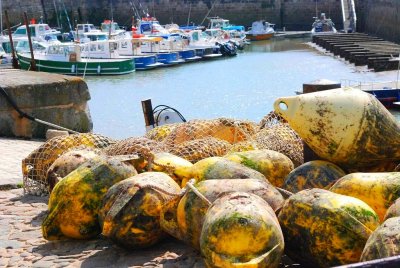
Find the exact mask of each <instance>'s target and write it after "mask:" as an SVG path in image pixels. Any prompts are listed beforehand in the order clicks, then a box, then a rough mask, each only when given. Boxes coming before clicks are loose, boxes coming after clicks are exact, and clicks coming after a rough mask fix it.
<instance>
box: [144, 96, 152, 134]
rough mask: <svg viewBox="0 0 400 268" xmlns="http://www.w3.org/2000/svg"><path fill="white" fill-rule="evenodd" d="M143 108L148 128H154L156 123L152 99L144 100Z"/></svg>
mask: <svg viewBox="0 0 400 268" xmlns="http://www.w3.org/2000/svg"><path fill="white" fill-rule="evenodd" d="M142 109H143V115H144V121H145V123H146V130H147V131H148V130H150V129H152V128H154V124H155V121H154V114H153V106H152V104H151V99H148V100H144V101H142Z"/></svg>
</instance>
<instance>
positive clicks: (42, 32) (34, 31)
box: [13, 23, 61, 40]
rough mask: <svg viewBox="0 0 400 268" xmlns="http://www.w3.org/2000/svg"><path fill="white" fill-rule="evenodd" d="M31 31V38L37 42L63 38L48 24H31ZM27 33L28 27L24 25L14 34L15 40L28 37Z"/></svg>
mask: <svg viewBox="0 0 400 268" xmlns="http://www.w3.org/2000/svg"><path fill="white" fill-rule="evenodd" d="M29 30H30V32H31V37H33V38H34V39H36V40H39V39H40V40H49V39H57V36H61V32H60V31H57V30H55V29H52V28H50V26H49V25H48V24H45V23H40V24H30V25H29ZM26 36H27V31H26V26H25V25H22V26H19V27H18V28H17V30H15V32H14V33H13V38H20V37H26Z"/></svg>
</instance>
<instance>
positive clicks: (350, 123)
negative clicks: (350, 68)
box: [274, 88, 400, 168]
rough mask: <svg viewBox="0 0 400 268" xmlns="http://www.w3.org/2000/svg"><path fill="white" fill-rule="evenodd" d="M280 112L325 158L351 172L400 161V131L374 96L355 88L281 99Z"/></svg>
mask: <svg viewBox="0 0 400 268" xmlns="http://www.w3.org/2000/svg"><path fill="white" fill-rule="evenodd" d="M274 109H275V111H276V112H278V113H279V114H280V115H281V116H282V117H283V118H284V119H286V120H287V121H288V122H289V124H290V126H291V127H292V128H293V129H294V130H295V131H296V132H297V133H298V134H299V135H300V137H301V138H302V139H303V140H304V141H305V142H306V143H307V144H308V145H309V146H310V147H311V149H313V151H315V152H316V153H317V154H318V155H319V156H320V157H321V158H323V159H326V160H328V161H331V162H333V163H336V164H342V165H344V166H346V167H352V168H354V167H363V166H370V165H372V164H374V163H377V162H379V161H382V160H384V159H385V160H399V159H400V127H399V124H398V123H397V121H396V120H395V118H394V117H393V115H391V114H390V112H389V111H388V110H387V109H386V108H385V107H384V106H383V105H382V104H381V103H380V102H379V101H378V100H377V99H376V98H375V97H374V96H372V95H370V94H368V93H365V92H363V91H361V90H358V89H353V88H340V89H332V90H326V91H321V92H316V93H310V94H302V95H299V96H292V97H283V98H278V99H277V100H276V101H275V103H274Z"/></svg>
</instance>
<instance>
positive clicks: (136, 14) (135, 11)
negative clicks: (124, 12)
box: [129, 1, 140, 18]
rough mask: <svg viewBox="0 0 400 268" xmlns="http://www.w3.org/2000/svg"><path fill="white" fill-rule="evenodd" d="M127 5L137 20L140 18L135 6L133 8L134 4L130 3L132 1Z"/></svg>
mask: <svg viewBox="0 0 400 268" xmlns="http://www.w3.org/2000/svg"><path fill="white" fill-rule="evenodd" d="M129 3H130V4H131V8H132V11H133V14H134V15H135V16H136V17H137V18H140V14H139V11H138V10H137V8H136V6H135V3H134V2H132V1H129Z"/></svg>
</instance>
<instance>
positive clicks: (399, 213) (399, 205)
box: [383, 198, 400, 221]
mask: <svg viewBox="0 0 400 268" xmlns="http://www.w3.org/2000/svg"><path fill="white" fill-rule="evenodd" d="M393 217H400V198H397V199H396V201H394V203H393V204H392V205H391V206H390V207H389V208H388V210H387V211H386V214H385V217H384V218H383V221H386V220H387V219H389V218H393Z"/></svg>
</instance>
